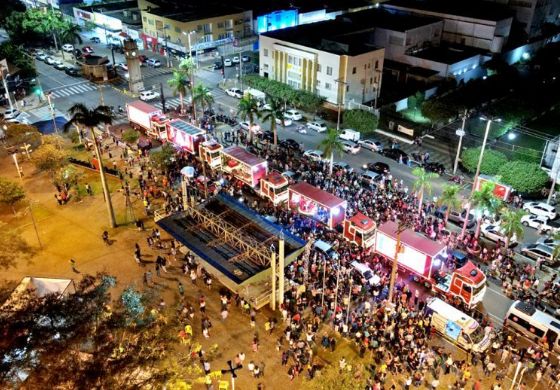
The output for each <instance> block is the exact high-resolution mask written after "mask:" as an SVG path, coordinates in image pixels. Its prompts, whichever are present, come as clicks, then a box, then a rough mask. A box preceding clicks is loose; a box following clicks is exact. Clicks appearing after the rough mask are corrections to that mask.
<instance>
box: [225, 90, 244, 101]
mask: <svg viewBox="0 0 560 390" xmlns="http://www.w3.org/2000/svg"><path fill="white" fill-rule="evenodd" d="M226 95H228V96H231V97H234V98H238V99H241V98H242V97H243V91H242V90H240V89H239V88H228V89H226Z"/></svg>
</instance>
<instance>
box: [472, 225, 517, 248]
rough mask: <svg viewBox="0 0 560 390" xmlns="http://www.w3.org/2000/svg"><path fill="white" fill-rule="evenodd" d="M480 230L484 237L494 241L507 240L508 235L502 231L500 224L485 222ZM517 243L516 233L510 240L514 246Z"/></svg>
mask: <svg viewBox="0 0 560 390" xmlns="http://www.w3.org/2000/svg"><path fill="white" fill-rule="evenodd" d="M480 232H481V234H482V236H483V237H484V238H486V239H488V240H490V241H494V242H498V241H500V242H502V243H505V242H506V235H505V234H504V233H503V232H502V229H501V228H500V226H499V225H494V224H484V225H482V227H481V228H480ZM515 244H517V237H516V236H515V234H514V235H513V236H512V237H511V239H510V240H509V246H513V245H515Z"/></svg>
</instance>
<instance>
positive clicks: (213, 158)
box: [198, 140, 224, 169]
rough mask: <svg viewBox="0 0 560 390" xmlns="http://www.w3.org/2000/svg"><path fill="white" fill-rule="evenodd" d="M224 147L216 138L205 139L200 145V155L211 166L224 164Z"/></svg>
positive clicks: (215, 166)
mask: <svg viewBox="0 0 560 390" xmlns="http://www.w3.org/2000/svg"><path fill="white" fill-rule="evenodd" d="M223 149H224V147H223V146H222V145H221V144H219V143H218V142H216V141H215V140H209V141H204V142H202V143H200V145H199V147H198V152H199V156H200V158H201V159H202V161H203V162H205V163H206V164H208V165H209V166H210V168H212V169H214V168H218V167H219V166H220V165H222V150H223Z"/></svg>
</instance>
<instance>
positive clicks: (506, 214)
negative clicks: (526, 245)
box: [500, 207, 527, 248]
mask: <svg viewBox="0 0 560 390" xmlns="http://www.w3.org/2000/svg"><path fill="white" fill-rule="evenodd" d="M526 214H527V213H526V212H525V211H524V210H512V209H509V208H507V207H504V208H503V209H502V211H501V213H500V215H501V222H500V226H501V229H502V232H503V233H504V235H505V236H506V242H505V247H506V248H509V242H510V240H511V238H512V237H513V236H516V237H517V239H518V240H521V239H522V238H523V235H524V234H525V230H523V224H522V223H521V218H523V216H525V215H526Z"/></svg>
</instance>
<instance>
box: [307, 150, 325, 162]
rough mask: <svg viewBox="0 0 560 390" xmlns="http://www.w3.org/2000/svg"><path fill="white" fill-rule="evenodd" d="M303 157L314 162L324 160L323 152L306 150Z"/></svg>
mask: <svg viewBox="0 0 560 390" xmlns="http://www.w3.org/2000/svg"><path fill="white" fill-rule="evenodd" d="M303 155H304V156H305V157H308V158H309V159H311V160H313V161H321V160H322V159H323V152H322V151H321V150H306V151H305V152H304V153H303Z"/></svg>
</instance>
